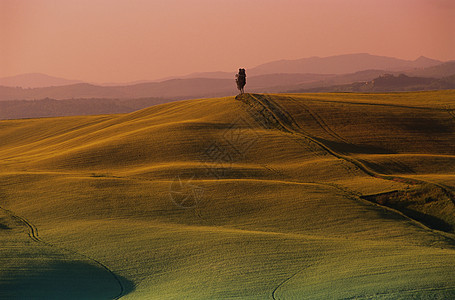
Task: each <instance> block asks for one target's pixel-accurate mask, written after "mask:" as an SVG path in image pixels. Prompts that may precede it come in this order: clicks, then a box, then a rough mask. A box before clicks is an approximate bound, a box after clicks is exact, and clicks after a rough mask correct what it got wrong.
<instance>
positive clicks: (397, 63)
mask: <svg viewBox="0 0 455 300" xmlns="http://www.w3.org/2000/svg"><path fill="white" fill-rule="evenodd" d="M441 63H442V61H439V60H434V59H430V58H426V57H423V56H421V57H419V58H417V59H416V60H413V61H411V60H403V59H398V58H393V57H386V56H377V55H371V54H367V53H359V54H346V55H337V56H329V57H310V58H303V59H296V60H278V61H273V62H269V63H266V64H263V65H260V66H257V67H255V68H252V69H250V70H249V73H250V74H251V75H259V74H270V73H314V74H346V73H355V72H359V71H363V70H372V69H375V70H387V71H408V70H412V69H418V68H427V67H432V66H436V65H438V64H441Z"/></svg>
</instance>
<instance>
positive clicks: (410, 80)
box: [288, 74, 455, 93]
mask: <svg viewBox="0 0 455 300" xmlns="http://www.w3.org/2000/svg"><path fill="white" fill-rule="evenodd" d="M445 89H455V75H452V76H448V77H443V78H431V77H411V76H407V75H406V74H399V75H393V74H382V75H381V76H378V77H376V78H374V79H372V80H369V81H361V82H354V83H350V84H343V85H334V86H325V87H324V86H319V87H314V88H300V89H294V90H289V91H288V92H296V93H304V92H313V93H314V92H363V93H365V92H400V91H425V90H445Z"/></svg>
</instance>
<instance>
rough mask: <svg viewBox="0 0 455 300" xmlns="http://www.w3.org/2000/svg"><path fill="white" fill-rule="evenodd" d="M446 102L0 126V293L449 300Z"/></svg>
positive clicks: (453, 218)
mask: <svg viewBox="0 0 455 300" xmlns="http://www.w3.org/2000/svg"><path fill="white" fill-rule="evenodd" d="M454 96H455V91H453V90H449V91H435V92H414V93H389V94H344V93H340V94H335V93H334V94H268V95H263V94H245V95H242V96H239V97H236V98H234V97H225V98H212V99H195V100H186V101H179V102H173V103H168V104H161V105H156V106H153V107H150V108H146V109H143V110H139V111H136V112H132V113H128V114H117V115H102V116H74V117H64V118H48V119H30V120H9V121H0V128H1V130H0V139H1V141H2V143H0V207H1V209H0V249H1V250H0V261H1V262H2V263H1V264H0V298H1V297H4V298H14V297H16V298H30V297H33V296H35V297H39V298H46V299H59V298H65V299H119V298H122V299H233V298H237V299H346V298H351V299H353V298H356V299H358V298H360V299H371V298H375V299H396V298H406V299H450V298H454V297H455V234H454V225H455V206H454V198H453V195H454V192H455V167H454V166H455V150H454V148H453V145H454V144H455V136H454V135H453V132H454V131H455V113H454V110H455V102H454V100H453V99H454ZM442 225H443V226H442Z"/></svg>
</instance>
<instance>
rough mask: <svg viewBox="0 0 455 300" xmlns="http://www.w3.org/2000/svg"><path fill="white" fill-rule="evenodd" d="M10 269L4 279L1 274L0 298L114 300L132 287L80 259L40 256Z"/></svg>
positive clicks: (124, 279)
mask: <svg viewBox="0 0 455 300" xmlns="http://www.w3.org/2000/svg"><path fill="white" fill-rule="evenodd" d="M9 269H10V270H8V272H7V273H8V278H5V279H6V280H5V279H3V278H2V277H1V276H0V299H67V300H73V299H74V300H76V299H77V300H79V299H94V300H95V299H115V298H117V297H118V296H120V293H122V295H126V294H129V293H131V292H132V291H133V290H134V284H133V282H131V281H130V280H128V279H126V278H124V277H121V276H118V275H117V278H115V277H114V276H113V275H112V274H111V273H109V272H108V271H107V270H105V269H103V268H100V267H98V266H96V265H92V264H89V263H86V262H82V261H57V262H52V263H50V264H46V259H45V258H43V259H41V260H36V262H34V263H33V264H27V265H25V266H24V265H19V266H17V268H14V266H13V267H10V268H9ZM118 281H121V283H122V286H123V287H121V286H120V285H119V282H118Z"/></svg>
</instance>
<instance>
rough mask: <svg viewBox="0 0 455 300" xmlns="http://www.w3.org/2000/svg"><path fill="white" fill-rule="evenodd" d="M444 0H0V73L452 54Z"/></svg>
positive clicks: (454, 27) (162, 71)
mask: <svg viewBox="0 0 455 300" xmlns="http://www.w3.org/2000/svg"><path fill="white" fill-rule="evenodd" d="M454 32H455V1H451V0H395V1H392V0H381V1H378V0H368V1H365V0H345V1H342V0H308V1H305V0H302V1H299V0H279V1H273V0H243V1H242V0H229V1H226V0H216V1H214V0H150V1H147V0H118V1H113V0H60V1H59V0H40V1H33V0H2V1H0V77H5V76H12V75H17V74H22V73H32V72H39V73H46V74H49V75H53V76H59V77H64V78H69V79H78V80H83V81H89V82H100V83H102V82H129V81H135V80H143V79H149V80H151V79H157V78H163V77H167V76H173V75H184V74H188V73H193V72H203V71H233V72H235V71H236V70H237V69H238V68H239V67H241V66H243V67H246V68H251V67H254V66H256V65H259V64H262V63H266V62H270V61H273V60H279V59H299V58H304V57H311V56H320V57H324V56H331V55H339V54H347V53H370V54H374V55H383V56H391V57H397V58H402V59H409V60H414V59H416V58H417V57H419V56H421V55H423V56H426V57H429V58H434V59H439V60H442V61H447V60H455V35H454Z"/></svg>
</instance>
